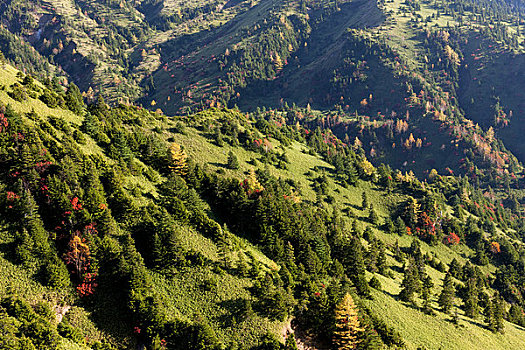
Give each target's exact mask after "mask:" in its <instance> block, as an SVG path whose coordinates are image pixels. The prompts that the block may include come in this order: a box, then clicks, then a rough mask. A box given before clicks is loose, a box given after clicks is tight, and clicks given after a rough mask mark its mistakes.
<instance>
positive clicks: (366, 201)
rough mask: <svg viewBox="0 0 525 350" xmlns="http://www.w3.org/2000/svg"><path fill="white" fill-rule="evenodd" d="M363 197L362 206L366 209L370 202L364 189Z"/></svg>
mask: <svg viewBox="0 0 525 350" xmlns="http://www.w3.org/2000/svg"><path fill="white" fill-rule="evenodd" d="M361 199H362V203H361V208H362V209H363V210H366V209H367V208H368V206H369V205H370V204H369V203H368V196H367V195H366V192H365V191H363V193H362V194H361Z"/></svg>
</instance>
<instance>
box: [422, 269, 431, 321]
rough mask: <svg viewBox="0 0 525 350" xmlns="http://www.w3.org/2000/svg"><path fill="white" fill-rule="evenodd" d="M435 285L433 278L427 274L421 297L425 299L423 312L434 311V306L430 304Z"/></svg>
mask: <svg viewBox="0 0 525 350" xmlns="http://www.w3.org/2000/svg"><path fill="white" fill-rule="evenodd" d="M433 287H434V283H433V282H432V278H430V276H428V275H427V276H426V277H425V278H423V288H422V291H421V298H422V299H423V312H425V313H431V312H432V307H431V306H430V298H431V296H432V288H433Z"/></svg>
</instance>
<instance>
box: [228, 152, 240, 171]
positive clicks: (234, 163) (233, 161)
mask: <svg viewBox="0 0 525 350" xmlns="http://www.w3.org/2000/svg"><path fill="white" fill-rule="evenodd" d="M227 167H228V168H230V169H239V161H238V160H237V156H236V155H235V154H234V153H233V152H232V151H230V152H229V153H228V163H227Z"/></svg>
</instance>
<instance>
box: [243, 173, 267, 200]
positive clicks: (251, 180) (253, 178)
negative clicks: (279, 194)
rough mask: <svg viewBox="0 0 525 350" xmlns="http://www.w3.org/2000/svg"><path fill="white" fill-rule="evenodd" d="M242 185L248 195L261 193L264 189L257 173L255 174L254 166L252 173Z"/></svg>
mask: <svg viewBox="0 0 525 350" xmlns="http://www.w3.org/2000/svg"><path fill="white" fill-rule="evenodd" d="M242 187H243V188H244V190H245V191H246V193H247V194H248V196H251V195H253V194H256V193H259V192H261V191H263V190H264V187H263V186H262V185H261V184H260V183H259V181H258V180H257V175H256V174H255V170H253V168H252V169H250V173H249V174H248V177H247V178H246V179H245V180H244V182H243V183H242Z"/></svg>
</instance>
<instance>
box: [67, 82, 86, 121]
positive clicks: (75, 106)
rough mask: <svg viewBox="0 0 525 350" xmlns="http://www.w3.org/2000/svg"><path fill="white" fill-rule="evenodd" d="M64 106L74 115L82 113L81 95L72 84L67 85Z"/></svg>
mask: <svg viewBox="0 0 525 350" xmlns="http://www.w3.org/2000/svg"><path fill="white" fill-rule="evenodd" d="M66 106H67V108H69V109H70V110H71V111H72V112H74V113H76V114H80V113H82V110H83V109H84V100H83V99H82V94H81V93H80V90H79V88H78V86H76V85H75V84H73V83H71V84H69V87H68V89H67V92H66Z"/></svg>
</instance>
